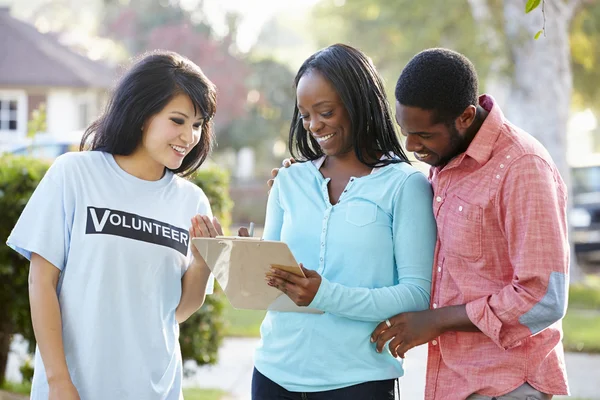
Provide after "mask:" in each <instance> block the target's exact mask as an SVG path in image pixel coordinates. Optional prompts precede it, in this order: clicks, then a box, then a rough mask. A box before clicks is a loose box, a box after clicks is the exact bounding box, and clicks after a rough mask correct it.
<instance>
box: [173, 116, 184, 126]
mask: <svg viewBox="0 0 600 400" xmlns="http://www.w3.org/2000/svg"><path fill="white" fill-rule="evenodd" d="M171 121H173V122H175V123H176V124H177V125H183V123H184V122H185V121H184V120H183V119H181V118H171Z"/></svg>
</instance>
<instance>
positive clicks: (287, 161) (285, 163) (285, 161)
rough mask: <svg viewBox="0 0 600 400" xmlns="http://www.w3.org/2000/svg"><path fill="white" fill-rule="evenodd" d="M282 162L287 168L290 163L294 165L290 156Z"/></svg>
mask: <svg viewBox="0 0 600 400" xmlns="http://www.w3.org/2000/svg"><path fill="white" fill-rule="evenodd" d="M282 164H283V166H284V167H285V168H287V167H289V166H290V165H292V162H291V161H290V159H289V158H286V159H285V160H283V163H282Z"/></svg>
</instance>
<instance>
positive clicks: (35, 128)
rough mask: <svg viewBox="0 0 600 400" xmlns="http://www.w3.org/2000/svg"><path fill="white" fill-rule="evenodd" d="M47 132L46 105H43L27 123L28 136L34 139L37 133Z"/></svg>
mask: <svg viewBox="0 0 600 400" xmlns="http://www.w3.org/2000/svg"><path fill="white" fill-rule="evenodd" d="M47 130H48V125H47V123H46V103H41V104H40V105H39V107H38V108H37V109H35V110H33V112H32V113H31V119H30V120H29V122H28V123H27V136H28V137H33V136H34V135H35V134H36V133H38V132H46V131H47Z"/></svg>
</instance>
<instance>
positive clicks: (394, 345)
mask: <svg viewBox="0 0 600 400" xmlns="http://www.w3.org/2000/svg"><path fill="white" fill-rule="evenodd" d="M402 343H403V342H402V339H401V338H398V337H395V338H394V339H392V340H391V341H390V343H389V344H388V348H389V349H390V353H391V354H392V357H394V358H398V349H399V348H400V346H402Z"/></svg>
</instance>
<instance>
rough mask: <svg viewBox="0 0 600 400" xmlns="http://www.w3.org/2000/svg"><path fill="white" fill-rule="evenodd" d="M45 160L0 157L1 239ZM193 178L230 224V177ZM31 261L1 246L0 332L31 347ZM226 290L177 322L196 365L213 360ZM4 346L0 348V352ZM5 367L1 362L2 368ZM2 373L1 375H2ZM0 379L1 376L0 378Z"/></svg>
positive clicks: (206, 173) (203, 174)
mask: <svg viewBox="0 0 600 400" xmlns="http://www.w3.org/2000/svg"><path fill="white" fill-rule="evenodd" d="M48 166H49V165H48V164H47V163H46V162H43V161H40V160H37V159H32V158H27V157H14V156H10V155H3V156H0V238H2V241H5V240H6V239H7V238H8V235H9V234H10V231H11V230H12V228H13V226H14V225H15V224H16V222H17V220H18V218H19V216H20V215H21V213H22V211H23V208H24V207H25V205H26V204H27V201H28V200H29V197H30V196H31V194H32V193H33V191H34V190H35V188H36V187H37V185H38V183H39V182H40V180H41V179H42V177H43V176H44V174H45V172H46V170H47V169H48ZM192 181H193V182H194V183H196V184H197V185H198V186H200V187H201V188H202V189H203V190H204V192H205V193H206V195H207V197H208V199H209V201H210V203H211V207H212V210H213V213H214V215H215V216H217V217H218V218H219V219H220V221H221V223H222V224H223V226H225V227H227V226H229V224H230V219H231V216H230V212H231V206H232V202H231V199H230V198H229V194H228V186H229V177H228V175H227V173H226V172H223V171H220V170H218V169H205V170H201V171H199V172H198V173H197V174H195V176H194V177H193V178H192ZM28 267H29V262H28V261H27V260H26V259H25V258H23V257H21V256H20V255H19V254H17V253H16V252H15V251H13V250H12V249H10V248H9V247H8V246H0V334H8V335H12V334H15V333H20V334H22V335H23V336H24V337H25V339H26V340H28V341H29V346H30V351H33V349H34V347H35V337H34V334H33V328H32V325H31V318H30V313H29V296H28V288H27V278H28V271H29V268H28ZM224 301H226V300H225V299H224V295H223V294H222V293H220V292H217V293H216V294H215V295H213V296H207V300H206V303H205V304H204V306H203V307H202V308H201V309H200V310H199V311H198V312H197V313H196V314H194V315H193V316H192V317H191V318H190V319H189V320H188V321H187V322H186V323H184V324H182V325H181V337H180V343H181V348H182V353H183V358H184V359H193V360H196V361H197V362H198V363H199V364H205V363H214V362H215V361H216V357H217V350H218V347H219V344H220V342H221V337H222V334H223V318H222V312H223V302H224ZM5 351H8V349H7V348H6V349H0V352H5ZM3 367H4V366H0V371H3ZM0 378H1V377H0ZM0 381H2V379H0Z"/></svg>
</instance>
